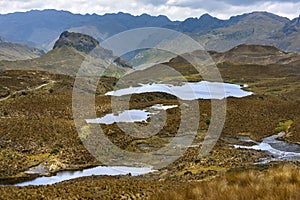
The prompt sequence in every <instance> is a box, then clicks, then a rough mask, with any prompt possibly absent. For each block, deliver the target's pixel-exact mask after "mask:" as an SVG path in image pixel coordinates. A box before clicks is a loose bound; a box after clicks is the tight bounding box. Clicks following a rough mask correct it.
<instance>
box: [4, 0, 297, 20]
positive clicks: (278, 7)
mask: <svg viewBox="0 0 300 200" xmlns="http://www.w3.org/2000/svg"><path fill="white" fill-rule="evenodd" d="M299 8H300V0H92V1H91V0H72V1H62V0H0V13H1V14H6V13H12V12H16V11H22V12H23V11H28V10H33V9H35V10H43V9H57V10H67V11H70V12H73V13H81V14H86V13H89V14H93V13H96V14H99V15H102V14H105V13H117V12H125V13H130V14H133V15H141V14H143V13H147V14H150V15H154V16H157V15H166V16H168V17H169V18H170V19H171V20H184V19H186V18H188V17H200V16H201V15H203V14H205V13H209V14H210V15H212V16H214V17H217V18H220V19H228V18H229V17H231V16H235V15H239V14H243V13H249V12H253V11H268V12H272V13H274V14H277V15H280V16H284V17H288V18H290V19H294V18H296V17H298V16H299V14H300V10H299Z"/></svg>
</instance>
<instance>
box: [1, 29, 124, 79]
mask: <svg viewBox="0 0 300 200" xmlns="http://www.w3.org/2000/svg"><path fill="white" fill-rule="evenodd" d="M98 44H99V43H98V41H97V40H95V39H94V38H92V37H90V36H88V35H85V34H80V33H73V32H63V33H62V34H61V35H60V38H59V39H58V40H57V42H56V43H55V46H54V47H53V50H51V51H49V52H48V53H46V54H45V55H42V56H41V57H38V58H34V59H30V60H19V61H15V62H10V61H0V69H2V70H5V69H13V70H43V71H50V72H52V73H61V74H67V75H73V76H75V75H76V73H77V72H78V70H79V68H80V67H81V65H82V63H83V62H84V61H87V60H88V62H89V64H90V65H91V69H92V66H97V67H99V68H103V69H108V71H107V70H106V73H108V74H107V75H112V76H118V73H123V72H124V71H126V70H127V69H129V67H130V66H129V65H128V64H127V63H126V62H125V61H124V60H122V59H120V58H119V57H117V56H115V55H113V52H112V51H110V50H107V49H104V48H102V47H101V46H99V45H98ZM92 50H93V54H91V55H89V53H90V52H91V51H92ZM110 68H111V69H114V70H116V71H117V74H109V73H110V72H109V70H110ZM94 70H95V69H94Z"/></svg>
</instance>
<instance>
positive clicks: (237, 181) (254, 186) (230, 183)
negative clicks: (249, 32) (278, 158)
mask: <svg viewBox="0 0 300 200" xmlns="http://www.w3.org/2000/svg"><path fill="white" fill-rule="evenodd" d="M299 188H300V168H299V167H297V166H295V165H288V164H287V165H283V166H280V167H276V168H272V169H270V170H267V171H257V170H250V171H245V172H231V173H228V174H226V175H225V176H224V177H220V178H216V179H214V180H211V181H203V182H200V183H198V184H195V185H193V186H191V187H189V188H186V189H183V190H182V189H179V190H176V191H173V192H166V193H161V194H157V195H154V196H153V197H152V199H161V200H164V199H165V200H170V199H174V200H176V199H178V200H181V199H195V200H197V199H205V200H209V199H211V200H215V199H220V200H221V199H222V200H223V199H224V200H226V199H228V200H232V199H241V200H242V199H247V200H252V199H253V200H254V199H265V200H269V199H272V200H283V199H295V200H296V199H299V198H300V190H299Z"/></svg>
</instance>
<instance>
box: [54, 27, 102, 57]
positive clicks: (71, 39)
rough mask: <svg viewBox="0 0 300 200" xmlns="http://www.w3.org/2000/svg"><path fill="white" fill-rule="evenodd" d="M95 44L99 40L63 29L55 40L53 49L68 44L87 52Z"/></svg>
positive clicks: (97, 43)
mask: <svg viewBox="0 0 300 200" xmlns="http://www.w3.org/2000/svg"><path fill="white" fill-rule="evenodd" d="M97 45H99V42H98V41H97V40H96V39H94V38H93V37H91V36H89V35H85V34H81V33H74V32H68V31H64V32H63V33H62V34H61V35H60V37H59V39H58V40H57V41H56V42H55V44H54V47H53V49H57V48H61V47H63V46H69V47H73V48H74V49H76V50H78V51H81V52H85V53H89V52H90V51H92V50H93V49H94V48H95V47H96V46H97Z"/></svg>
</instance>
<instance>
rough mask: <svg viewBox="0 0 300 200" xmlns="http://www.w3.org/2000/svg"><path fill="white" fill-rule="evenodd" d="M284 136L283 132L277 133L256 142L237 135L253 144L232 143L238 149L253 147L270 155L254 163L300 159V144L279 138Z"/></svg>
mask: <svg viewBox="0 0 300 200" xmlns="http://www.w3.org/2000/svg"><path fill="white" fill-rule="evenodd" d="M283 136H285V133H284V132H281V133H279V134H277V135H272V136H270V137H266V138H264V139H263V140H262V142H256V141H254V140H252V139H251V138H249V137H239V140H240V141H242V142H249V143H252V144H254V145H249V146H245V145H233V146H234V147H235V148H240V149H253V150H257V151H259V150H260V151H265V152H266V153H268V154H269V155H271V156H272V157H268V158H261V159H260V161H259V162H257V163H255V164H267V163H269V162H272V161H288V160H300V145H298V144H292V143H289V142H286V141H283V140H279V139H280V138H282V137H283Z"/></svg>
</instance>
